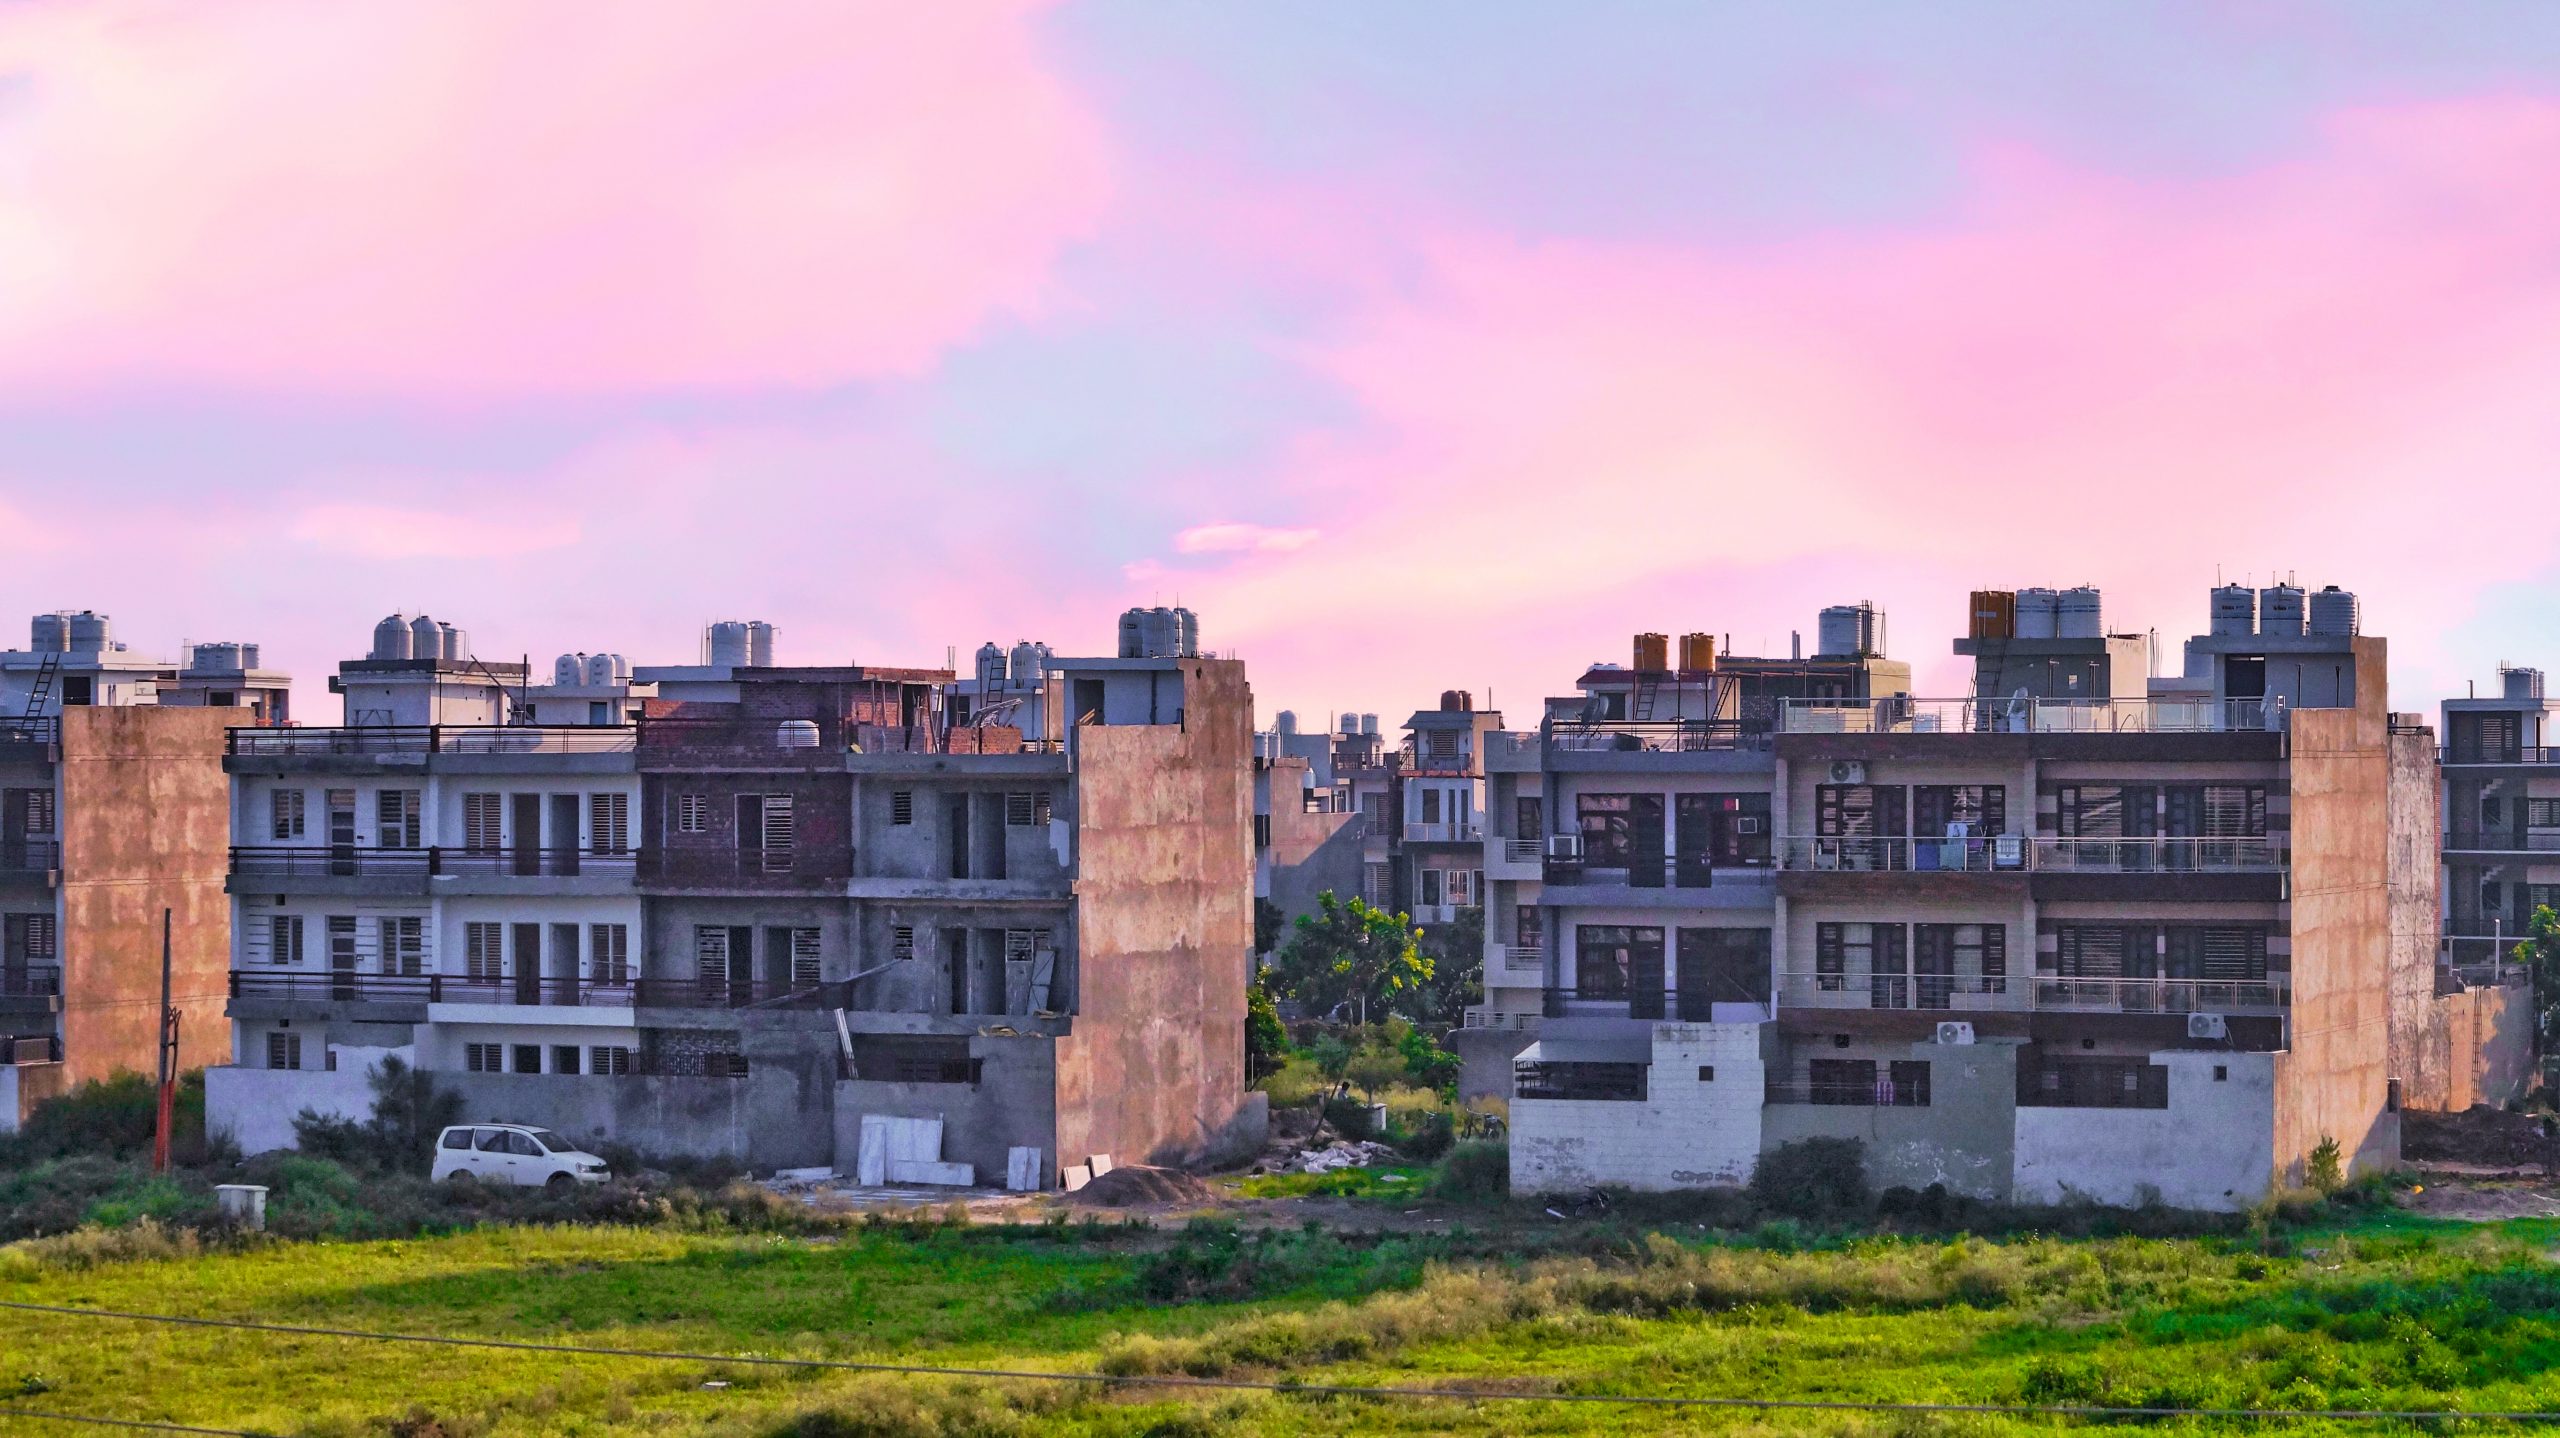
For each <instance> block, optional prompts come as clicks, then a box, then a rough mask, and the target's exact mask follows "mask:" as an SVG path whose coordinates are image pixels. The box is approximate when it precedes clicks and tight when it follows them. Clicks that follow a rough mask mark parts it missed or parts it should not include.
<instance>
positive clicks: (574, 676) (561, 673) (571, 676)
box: [551, 654, 587, 684]
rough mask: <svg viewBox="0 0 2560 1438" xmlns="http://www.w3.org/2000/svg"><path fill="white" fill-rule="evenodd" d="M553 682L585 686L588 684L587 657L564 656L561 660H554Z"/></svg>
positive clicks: (581, 655) (552, 666) (582, 655)
mask: <svg viewBox="0 0 2560 1438" xmlns="http://www.w3.org/2000/svg"><path fill="white" fill-rule="evenodd" d="M551 682H552V683H554V684H584V683H585V682H587V656H585V655H584V654H563V655H561V656H560V657H559V658H557V659H554V660H552V661H551Z"/></svg>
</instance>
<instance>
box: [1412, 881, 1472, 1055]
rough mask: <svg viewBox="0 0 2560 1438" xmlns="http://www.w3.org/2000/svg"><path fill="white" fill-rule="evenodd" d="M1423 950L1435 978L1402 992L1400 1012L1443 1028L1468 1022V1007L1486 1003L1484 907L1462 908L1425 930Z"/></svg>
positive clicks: (1423, 933) (1415, 1020)
mask: <svg viewBox="0 0 2560 1438" xmlns="http://www.w3.org/2000/svg"><path fill="white" fill-rule="evenodd" d="M1422 952H1423V956H1424V957H1426V958H1428V959H1430V960H1431V977H1430V978H1429V979H1427V980H1425V981H1424V982H1423V983H1421V984H1419V985H1417V986H1415V987H1414V988H1413V989H1412V990H1411V991H1409V992H1407V993H1404V994H1400V995H1398V996H1397V1002H1396V1006H1395V1007H1396V1012H1398V1013H1400V1014H1403V1015H1404V1016H1405V1017H1406V1018H1409V1019H1411V1020H1413V1021H1414V1022H1415V1023H1418V1024H1428V1025H1432V1026H1435V1027H1439V1028H1449V1027H1453V1026H1455V1025H1457V1024H1460V1023H1464V1022H1465V1021H1466V1015H1467V1006H1468V1005H1470V1004H1480V1003H1483V1002H1484V910H1483V909H1481V908H1474V907H1469V908H1464V909H1460V910H1459V911H1458V917H1457V918H1455V919H1452V920H1450V921H1449V922H1448V923H1445V924H1439V925H1435V926H1434V927H1432V928H1428V929H1425V930H1423V931H1422Z"/></svg>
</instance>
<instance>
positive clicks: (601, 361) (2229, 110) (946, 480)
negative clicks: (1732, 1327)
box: [0, 0, 2560, 724]
mask: <svg viewBox="0 0 2560 1438" xmlns="http://www.w3.org/2000/svg"><path fill="white" fill-rule="evenodd" d="M2555 455H2560V6H2555V5H2552V4H2549V3H2547V0H2521V3H2512V4H2494V3H2481V4H2473V5H2467V6H2464V7H2462V8H2461V9H2460V10H2459V12H2458V13H2456V12H2447V11H2444V10H2440V9H2438V8H2436V7H2428V6H2412V5H2405V4H2392V5H2379V4H2376V5H2354V4H2343V3H2323V4H2290V3H2250V0H2217V3H2191V4H2190V3H2169V0H2142V3H2124V4H2100V3H2089V4H2075V5H2069V6H2061V5H2053V4H2047V3H2018V4H1965V3H1935V4H1929V5H1909V4H1890V3H1875V4H1864V5H1835V4H1827V3H1820V0H1771V3H1729V4H1703V5H1665V4H1659V3H1640V4H1639V3H1631V4H1611V3H1593V0H1582V3H1577V4H1573V5H1555V4H1517V5H1508V4H1499V3H1489V0H1446V3H1431V0H1399V3H1396V4H1392V5H1388V4H1380V3H1377V0H1337V3H1318V0H1295V3H1290V4H1261V5H1247V4H1235V5H1168V4H1163V3H1157V0H1132V3H1126V4H1116V3H1091V4H1086V3H1067V4H1058V5H1054V6H1045V5H1036V4H998V3H990V4H971V3H960V0H952V3H935V4H930V5H919V4H914V3H912V0H908V3H881V4H869V3H853V0H811V3H767V0H720V3H717V4H709V3H705V4H687V3H672V0H671V3H653V4H648V5H632V4H628V3H612V0H546V3H542V4H525V3H522V0H368V3H365V4H361V5H348V4H345V3H341V0H226V3H222V4H205V3H202V0H0V623H6V624H8V625H10V626H12V631H14V628H15V626H16V625H18V624H19V622H20V620H19V619H18V618H17V617H16V616H19V615H23V614H26V613H29V612H32V611H34V610H38V609H53V608H62V607H71V608H82V607H88V608H97V609H101V610H106V611H108V612H110V613H112V614H113V615H114V616H115V618H116V621H117V624H118V629H119V633H120V636H121V637H124V638H126V639H127V640H128V641H130V642H132V643H134V644H135V645H136V647H138V648H152V649H160V650H164V651H167V652H172V653H174V652H175V650H176V647H177V644H178V642H179V641H180V640H181V639H194V640H208V639H233V640H254V641H258V642H261V643H263V644H264V645H265V647H266V654H267V659H268V662H269V663H270V664H271V665H279V666H282V667H289V668H291V669H292V670H294V671H295V672H296V673H297V674H298V675H299V676H300V678H301V680H302V686H301V696H300V700H301V706H302V710H303V713H304V716H305V718H306V719H308V720H328V719H333V718H334V717H335V714H336V704H335V702H334V701H331V700H328V699H327V696H326V695H325V693H324V692H323V691H322V688H321V683H320V681H321V679H322V678H323V677H324V676H325V675H326V673H327V672H328V671H329V670H330V668H331V667H332V666H334V664H335V663H336V662H337V661H338V660H339V659H341V658H345V657H350V656H353V655H355V654H358V653H360V652H361V650H362V647H363V645H364V644H365V642H366V641H367V639H368V637H369V634H370V630H371V627H372V624H373V622H374V620H375V619H377V618H379V617H380V616H381V615H383V614H385V613H388V612H390V611H393V610H402V611H406V612H409V613H412V614H414V613H418V612H421V611H424V612H428V613H432V614H433V615H435V616H436V617H438V618H442V619H449V620H451V621H453V622H455V623H457V624H459V625H461V626H462V627H464V628H466V629H468V630H469V631H471V634H472V636H473V639H474V642H475V645H476V646H477V648H478V649H479V651H480V652H481V653H482V654H483V655H484V656H492V657H497V656H503V657H509V658H512V657H515V656H517V655H519V654H524V653H530V654H531V655H533V656H534V658H535V661H536V662H537V664H541V663H544V662H546V661H547V659H548V657H549V656H550V655H552V654H555V653H558V652H560V651H562V650H572V649H584V650H595V649H613V650H619V651H622V652H624V653H626V654H628V655H630V656H631V657H632V658H633V659H634V660H636V661H640V662H689V661H690V660H691V659H692V658H693V657H694V654H695V649H696V645H697V636H698V632H699V630H700V627H701V625H702V624H703V623H704V622H705V621H708V620H711V619H716V618H730V617H736V618H749V617H761V618H767V619H771V620H773V621H775V622H776V623H777V624H778V625H779V626H780V631H781V637H780V643H779V653H780V658H781V659H782V661H783V662H786V663H843V662H871V663H882V664H914V663H939V662H940V660H941V657H942V655H943V653H944V651H945V649H946V647H947V646H954V645H956V646H958V647H959V648H960V650H961V653H962V654H963V656H964V662H965V656H966V654H967V652H968V651H969V650H970V649H972V648H974V647H975V646H976V645H977V644H978V642H980V641H981V640H985V639H995V640H997V641H999V642H1003V643H1008V644H1009V643H1011V642H1012V641H1013V640H1015V639H1017V638H1031V639H1043V640H1046V641H1048V642H1049V643H1051V644H1052V645H1054V646H1056V647H1057V648H1058V649H1060V650H1061V651H1073V652H1093V651H1102V650H1106V649H1107V647H1108V645H1109V644H1110V641H1111V635H1112V625H1113V619H1114V616H1115V615H1116V613H1117V612H1118V611H1119V610H1120V609H1121V608H1122V607H1124V606H1126V605H1129V604H1132V603H1141V604H1143V603H1154V602H1164V603H1173V602H1176V601H1179V602H1181V603H1183V604H1187V605H1189V606H1191V607H1192V608H1194V609H1196V610H1197V611H1199V613H1200V615H1201V632H1202V636H1203V640H1204V642H1205V643H1206V644H1208V645H1210V646H1212V647H1214V648H1216V649H1218V650H1220V651H1222V652H1224V651H1230V650H1232V651H1234V652H1237V653H1239V654H1241V655H1242V657H1244V658H1245V659H1246V660H1247V661H1248V664H1249V666H1250V670H1249V672H1250V677H1251V679H1252V682H1253V685H1254V688H1255V691H1256V694H1257V696H1258V699H1259V701H1260V704H1261V707H1262V710H1263V713H1264V717H1265V720H1266V722H1267V720H1268V718H1269V716H1270V715H1271V714H1272V713H1273V712H1274V711H1276V710H1278V709H1279V708H1282V707H1292V708H1295V709H1297V710H1298V711H1299V712H1300V713H1301V714H1302V715H1306V716H1310V722H1313V717H1315V716H1321V715H1323V714H1325V713H1327V712H1329V711H1332V710H1336V709H1343V708H1357V709H1366V710H1376V711H1379V712H1381V713H1385V714H1387V715H1388V716H1389V719H1388V722H1389V723H1390V724H1393V723H1395V722H1397V721H1398V720H1400V719H1401V717H1402V714H1403V713H1404V712H1406V711H1409V710H1411V709H1413V708H1414V707H1416V706H1418V705H1420V704H1423V703H1426V702H1428V701H1430V700H1431V699H1432V698H1433V697H1434V696H1436V694H1437V693H1438V691H1439V690H1440V689H1442V688H1444V687H1445V688H1467V689H1471V690H1473V691H1475V692H1476V693H1477V695H1478V697H1479V699H1482V698H1483V696H1484V695H1486V694H1487V693H1488V692H1490V694H1491V695H1492V697H1493V699H1494V701H1495V702H1496V703H1499V704H1502V705H1503V706H1504V707H1507V708H1513V707H1516V708H1519V709H1522V710H1527V709H1529V708H1530V707H1532V703H1531V702H1532V701H1533V700H1534V698H1535V697H1536V696H1538V695H1541V694H1547V693H1555V692H1560V691H1563V690H1565V689H1567V688H1569V687H1570V681H1571V679H1572V677H1573V675H1574V674H1575V673H1577V672H1578V671H1579V667H1580V666H1581V665H1582V664H1584V663H1587V662H1588V661H1590V660H1593V659H1602V658H1607V659H1619V660H1623V659H1624V658H1625V653H1624V651H1625V647H1626V636H1627V635H1628V634H1629V633H1630V632H1632V631H1635V630H1661V631H1666V632H1670V633H1679V632H1683V631H1686V630H1692V629H1701V630H1707V631H1710V632H1715V633H1718V634H1726V633H1729V634H1731V635H1732V636H1733V642H1734V644H1735V645H1736V646H1737V647H1738V648H1740V649H1742V650H1744V651H1746V652H1749V651H1763V652H1780V653H1783V652H1784V650H1785V646H1786V644H1787V640H1788V635H1789V632H1790V631H1791V630H1802V631H1804V632H1805V635H1806V638H1807V640H1808V642H1810V640H1811V637H1812V630H1813V620H1814V614H1815V611H1816V610H1817V609H1819V608H1820V607H1821V606H1822V605H1824V604H1827V603H1834V602H1840V601H1844V600H1855V599H1862V598H1864V599H1873V600H1875V601H1877V602H1878V603H1880V604H1882V605H1883V606H1884V607H1885V608H1886V610H1887V613H1888V615H1889V616H1890V625H1891V638H1892V643H1893V647H1894V650H1895V651H1896V653H1897V654H1899V655H1900V656H1902V657H1905V658H1909V659H1911V660H1913V661H1914V662H1915V664H1916V665H1917V666H1918V667H1919V671H1920V678H1921V680H1922V685H1921V687H1923V688H1929V689H1947V688H1950V687H1953V686H1956V685H1958V684H1960V683H1961V680H1960V678H1959V677H1958V671H1956V669H1955V668H1954V666H1953V661H1951V660H1950V659H1948V658H1947V657H1946V656H1947V641H1948V640H1949V639H1950V638H1951V637H1952V636H1953V635H1954V634H1956V633H1957V632H1959V631H1960V630H1961V628H1962V625H1963V620H1964V607H1965V595H1966V591H1967V590H1969V589H1973V588H1977V587H2011V586H2018V585H2033V584H2048V585H2071V584H2081V583H2088V584H2097V585H2101V586H2103V587H2104V588H2105V590H2106V592H2107V597H2108V605H2107V609H2108V613H2107V617H2108V620H2109V622H2110V627H2113V628H2119V629H2157V630H2158V631H2160V633H2161V634H2162V635H2163V637H2164V639H2166V640H2168V641H2169V642H2170V647H2171V648H2172V649H2174V639H2175V637H2176V636H2183V635H2185V634H2188V633H2192V632H2194V631H2196V630H2197V629H2200V628H2201V627H2202V624H2203V619H2204V612H2205V591H2206V590H2207V589H2208V588H2209V587H2210V586H2211V585H2212V584H2213V583H2214V582H2215V581H2216V579H2217V577H2218V576H2228V577H2237V578H2247V579H2252V580H2256V581H2260V582H2264V581H2266V580H2267V579H2268V578H2269V577H2270V576H2271V575H2277V574H2282V573H2286V572H2290V573H2292V574H2294V575H2295V576H2297V577H2298V578H2299V579H2300V580H2301V581H2303V582H2304V583H2306V584H2308V585H2311V586H2312V587H2318V586H2319V585H2322V584H2330V583H2335V584H2341V585H2344V586H2346V587H2348V588H2351V589H2355V590H2358V591H2360V592H2361V594H2362V595H2363V597H2364V604H2365V614H2366V627H2367V629H2368V630H2369V631H2371V632H2378V633H2382V634H2385V635H2388V636H2389V637H2390V639H2391V641H2392V657H2393V668H2394V683H2393V700H2394V703H2395V706H2396V707H2399V708H2403V709H2411V708H2431V707H2432V705H2433V702H2434V700H2435V699H2437V698H2439V697H2442V696H2443V695H2444V694H2447V693H2458V692H2460V690H2461V687H2462V686H2463V684H2464V683H2465V682H2467V681H2469V680H2472V679H2480V680H2482V681H2486V680H2487V679H2488V678H2489V677H2490V674H2491V672H2492V670H2493V668H2494V666H2495V664H2496V663H2497V662H2498V661H2500V660H2501V659H2508V660H2513V661H2516V662H2521V663H2547V664H2551V665H2554V666H2560V634H2555V632H2554V630H2553V628H2552V626H2551V625H2549V624H2548V623H2547V622H2545V620H2546V616H2547V615H2549V614H2550V613H2551V610H2552V603H2553V599H2554V595H2555V590H2560V570H2555V567H2554V566H2555V564H2560V560H2555V558H2553V557H2552V544H2551V539H2550V536H2551V532H2552V530H2551V524H2550V518H2549V516H2550V515H2551V513H2552V512H2553V510H2554V508H2555V506H2554V503H2553V499H2554V493H2555V491H2554V486H2553V485H2552V483H2551V474H2552V469H2553V462H2554V457H2555ZM12 631H0V640H5V641H6V642H8V643H9V644H11V645H13V646H14V645H17V644H23V643H24V640H23V637H22V636H16V635H14V634H13V632H12Z"/></svg>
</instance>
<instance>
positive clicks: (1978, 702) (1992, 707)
mask: <svg viewBox="0 0 2560 1438" xmlns="http://www.w3.org/2000/svg"><path fill="white" fill-rule="evenodd" d="M2284 716H2285V707H2284V705H2283V703H2282V702H2281V701H2270V700H2263V699H2219V700H2217V699H2029V698H2020V697H2008V698H1966V699H1921V698H1914V697H1912V696H1910V695H1903V694H1896V695H1891V696H1888V697H1885V698H1881V699H1785V700H1781V701H1779V706H1778V729H1779V732H1781V733H1785V734H2226V733H2251V732H2256V733H2281V732H2283V730H2284Z"/></svg>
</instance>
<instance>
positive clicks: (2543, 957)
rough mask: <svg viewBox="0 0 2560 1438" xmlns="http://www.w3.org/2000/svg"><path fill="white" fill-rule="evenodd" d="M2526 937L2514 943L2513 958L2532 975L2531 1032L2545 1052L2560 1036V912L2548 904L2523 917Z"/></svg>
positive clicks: (2552, 1048) (2551, 1047) (2551, 1048)
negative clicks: (2556, 911) (2527, 917)
mask: <svg viewBox="0 0 2560 1438" xmlns="http://www.w3.org/2000/svg"><path fill="white" fill-rule="evenodd" d="M2524 932H2525V937H2524V939H2523V941H2522V942H2520V943H2518V944H2517V945H2516V946H2515V950H2514V957H2515V961H2516V962H2517V963H2519V964H2522V965H2524V966H2525V969H2526V971H2527V972H2528V973H2530V974H2531V975H2532V976H2533V1033H2534V1038H2535V1039H2536V1040H2537V1041H2538V1043H2537V1047H2538V1048H2539V1049H2540V1050H2541V1052H2543V1053H2545V1054H2549V1053H2552V1052H2553V1051H2554V1044H2555V1041H2556V1040H2560V913H2554V912H2552V909H2551V906H2550V905H2549V904H2544V905H2541V906H2539V907H2537V908H2536V909H2535V910H2534V911H2533V917H2532V918H2529V919H2527V920H2525V923H2524Z"/></svg>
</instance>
